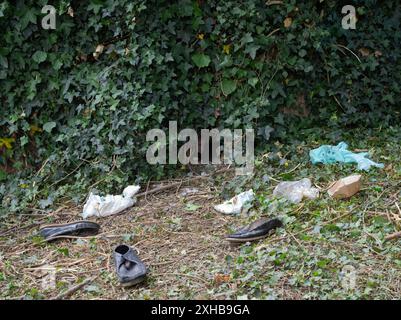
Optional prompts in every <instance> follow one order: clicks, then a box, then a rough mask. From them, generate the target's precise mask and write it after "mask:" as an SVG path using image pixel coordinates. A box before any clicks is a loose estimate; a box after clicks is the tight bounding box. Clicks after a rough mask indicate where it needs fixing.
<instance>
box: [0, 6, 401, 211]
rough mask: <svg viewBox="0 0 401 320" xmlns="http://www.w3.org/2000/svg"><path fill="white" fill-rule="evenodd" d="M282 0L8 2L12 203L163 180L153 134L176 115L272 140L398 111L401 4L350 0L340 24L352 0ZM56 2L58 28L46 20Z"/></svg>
mask: <svg viewBox="0 0 401 320" xmlns="http://www.w3.org/2000/svg"><path fill="white" fill-rule="evenodd" d="M280 2H281V1H267V2H266V1H256V0H244V1H203V0H198V1H189V0H185V1H176V2H171V1H151V0H136V1H129V0H115V1H112V0H107V1H101V0H90V1H65V0H64V1H53V2H51V1H49V2H48V1H29V0H27V1H2V2H0V28H1V34H0V44H1V46H0V88H1V91H0V104H1V118H0V181H2V180H3V184H2V185H1V186H0V199H1V198H3V200H2V201H3V207H11V208H12V209H13V210H17V209H18V208H21V207H22V206H23V204H24V201H25V203H26V202H29V201H31V200H32V199H33V198H35V199H37V198H45V199H47V196H49V195H51V196H54V197H56V196H57V195H62V194H65V192H66V190H67V189H68V188H69V187H68V185H64V186H63V183H62V182H74V185H75V187H76V188H78V189H77V190H76V191H77V193H80V194H81V195H82V194H84V193H86V191H87V188H88V186H89V185H91V184H92V183H94V182H96V181H100V180H101V181H102V183H103V184H105V185H107V186H108V187H110V188H111V189H112V187H113V186H118V185H121V184H124V183H125V182H126V181H127V180H128V179H134V178H138V177H139V178H146V177H148V176H149V175H151V174H157V175H159V176H160V174H162V168H160V167H158V168H156V167H149V166H148V165H147V163H146V161H145V157H144V153H145V150H146V144H144V139H145V135H146V132H147V130H149V129H151V128H160V127H161V128H163V127H167V124H168V121H169V120H177V121H178V122H179V124H180V126H181V127H182V128H184V127H191V128H207V127H219V128H222V127H227V128H239V127H243V126H247V127H249V126H250V127H253V128H255V129H258V130H259V131H258V132H263V130H260V129H261V128H263V127H264V126H266V125H269V126H271V127H274V128H275V132H274V134H275V135H276V137H277V138H283V137H285V136H287V135H291V134H293V133H294V132H296V131H297V130H298V128H300V127H305V126H308V125H311V124H313V123H316V122H319V123H321V124H323V125H327V126H332V127H346V126H352V125H376V124H378V123H379V122H380V123H383V124H386V123H388V122H391V121H398V120H399V118H400V113H399V104H398V97H399V95H400V84H401V63H400V52H401V46H400V43H401V41H400V40H401V34H400V21H401V20H400V14H401V8H400V4H399V1H396V0H391V1H385V2H384V1H381V2H379V1H373V0H370V1H369V0H367V1H363V2H361V1H358V2H355V4H354V5H355V7H356V8H357V16H358V21H357V24H356V27H357V28H356V30H344V29H342V27H341V20H342V17H343V15H342V14H341V8H342V6H343V5H345V4H350V3H349V1H334V0H332V1H331V0H329V1H324V0H316V1H295V0H290V1H282V2H283V3H281V4H280ZM15 3H16V4H15ZM47 3H50V4H53V5H54V6H55V7H56V9H57V20H56V23H57V24H56V30H44V29H42V28H41V19H42V17H43V16H44V14H42V13H41V8H42V6H43V5H44V4H47ZM362 3H363V4H362ZM379 3H380V4H379ZM69 7H71V8H72V10H71V9H68V8H69ZM102 49H103V51H102ZM96 50H97V51H98V53H95V52H96ZM94 53H95V54H94ZM397 119H398V120H397ZM294 120H295V121H294ZM39 169H40V170H39ZM17 172H19V173H17ZM21 172H22V173H21ZM110 172H112V174H110ZM31 173H35V175H33V176H31V177H30V178H29V179H27V178H26V177H29V174H31ZM9 177H10V178H11V179H8V178H9ZM24 177H25V178H26V179H27V180H24V179H25V178H24ZM5 182H7V183H5ZM43 186H47V188H44V189H43ZM77 186H80V187H77ZM80 188H81V189H80ZM119 188H120V187H119ZM16 190H18V192H24V194H25V197H24V201H22V202H21V197H20V198H19V199H18V197H17V196H16V194H19V193H18V192H16ZM40 192H42V193H40ZM38 193H39V194H38ZM47 201H48V202H44V203H43V206H44V207H45V206H46V204H47V203H50V202H51V199H50V198H49V199H48V200H47Z"/></svg>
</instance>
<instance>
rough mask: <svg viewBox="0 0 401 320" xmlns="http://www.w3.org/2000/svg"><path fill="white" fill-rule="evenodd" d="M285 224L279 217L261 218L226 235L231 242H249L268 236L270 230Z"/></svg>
mask: <svg viewBox="0 0 401 320" xmlns="http://www.w3.org/2000/svg"><path fill="white" fill-rule="evenodd" d="M282 226H283V224H282V222H281V221H280V220H279V219H271V220H269V219H267V218H261V219H259V220H256V221H255V222H253V223H251V224H250V225H248V226H246V227H245V228H242V229H240V230H238V231H236V232H235V233H233V234H230V235H228V236H227V237H226V240H227V241H230V242H237V243H238V242H249V241H255V240H259V239H263V238H266V237H267V236H268V235H269V233H270V231H271V230H273V229H275V228H280V227H282Z"/></svg>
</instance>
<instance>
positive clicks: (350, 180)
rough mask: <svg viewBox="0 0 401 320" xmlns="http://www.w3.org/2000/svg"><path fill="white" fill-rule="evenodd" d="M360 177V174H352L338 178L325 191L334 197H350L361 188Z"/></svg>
mask: <svg viewBox="0 0 401 320" xmlns="http://www.w3.org/2000/svg"><path fill="white" fill-rule="evenodd" d="M361 178H362V176H361V175H353V176H349V177H346V178H343V179H340V180H338V181H337V182H336V183H335V184H334V185H333V186H332V187H331V188H330V189H329V190H328V191H327V192H328V194H329V195H330V196H331V197H333V198H336V199H346V198H350V197H352V196H353V195H354V194H356V193H357V192H359V190H361V185H362V183H361Z"/></svg>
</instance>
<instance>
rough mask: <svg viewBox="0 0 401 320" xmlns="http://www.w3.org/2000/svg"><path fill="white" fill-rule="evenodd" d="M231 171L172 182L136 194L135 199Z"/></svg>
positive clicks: (226, 170) (225, 170) (218, 171)
mask: <svg viewBox="0 0 401 320" xmlns="http://www.w3.org/2000/svg"><path fill="white" fill-rule="evenodd" d="M231 170H234V168H228V169H222V170H217V171H215V172H213V173H211V174H208V175H204V176H196V177H192V178H189V179H186V180H182V181H178V182H174V183H171V184H168V185H165V186H160V187H156V188H154V189H152V190H149V191H145V192H142V193H138V194H137V195H136V197H137V198H140V197H144V196H148V195H150V194H154V193H158V192H161V191H164V190H168V189H172V188H174V187H180V186H181V185H182V184H183V183H184V182H189V181H193V180H200V179H206V178H210V177H211V176H213V175H215V174H218V173H223V172H228V171H231Z"/></svg>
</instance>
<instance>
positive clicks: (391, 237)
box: [384, 231, 401, 241]
mask: <svg viewBox="0 0 401 320" xmlns="http://www.w3.org/2000/svg"><path fill="white" fill-rule="evenodd" d="M398 238H401V231H399V232H395V233H392V234H389V235H388V236H386V237H385V238H384V241H390V240H394V239H398Z"/></svg>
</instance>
